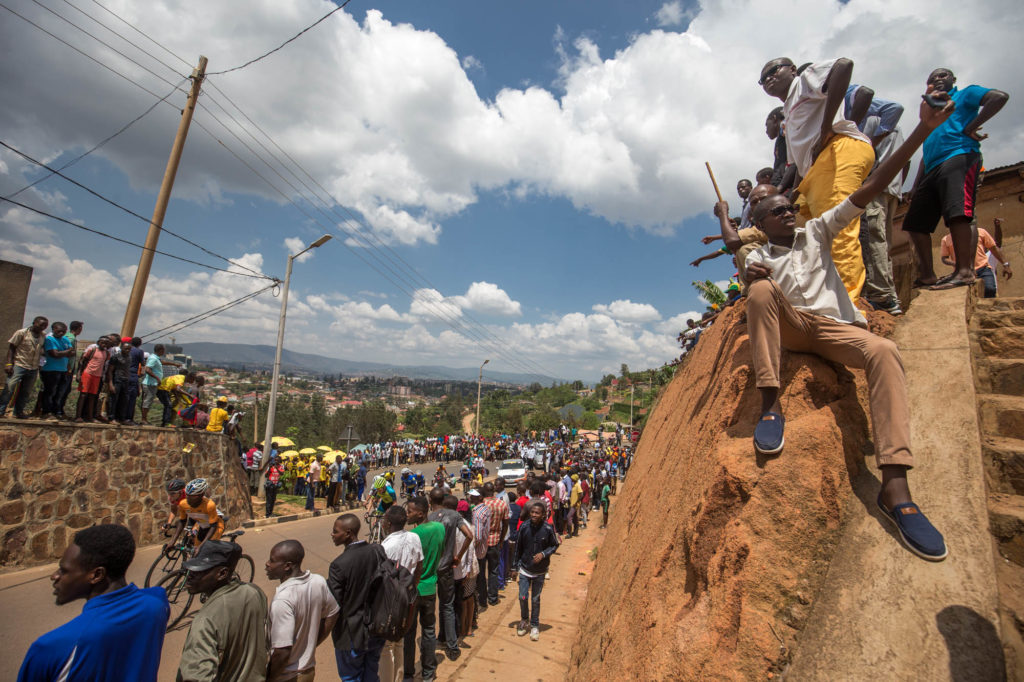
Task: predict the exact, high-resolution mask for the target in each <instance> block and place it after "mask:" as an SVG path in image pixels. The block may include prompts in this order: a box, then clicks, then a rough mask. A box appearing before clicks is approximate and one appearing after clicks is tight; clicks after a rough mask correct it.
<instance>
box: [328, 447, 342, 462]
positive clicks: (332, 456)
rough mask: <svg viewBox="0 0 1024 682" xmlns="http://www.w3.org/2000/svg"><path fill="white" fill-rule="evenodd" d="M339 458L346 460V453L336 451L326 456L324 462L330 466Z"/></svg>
mask: <svg viewBox="0 0 1024 682" xmlns="http://www.w3.org/2000/svg"><path fill="white" fill-rule="evenodd" d="M339 457H341V458H342V459H344V458H345V453H344V452H342V451H341V450H334V451H333V452H328V453H327V454H325V455H324V461H325V462H327V463H328V464H330V463H332V462H334V461H335V460H336V459H338V458H339Z"/></svg>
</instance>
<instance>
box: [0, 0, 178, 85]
mask: <svg viewBox="0 0 1024 682" xmlns="http://www.w3.org/2000/svg"><path fill="white" fill-rule="evenodd" d="M0 7H2V8H4V9H5V10H7V11H8V12H10V13H11V14H13V15H14V16H16V17H18V18H19V19H21V20H22V21H24V22H26V23H28V24H30V25H31V26H34V27H35V28H37V29H39V30H40V31H42V32H43V33H45V34H46V35H48V36H50V37H51V38H53V39H54V40H56V41H58V42H60V43H63V44H64V45H66V46H68V47H70V48H71V49H72V50H74V51H75V52H77V53H78V54H80V55H82V56H83V57H85V58H86V59H88V60H90V61H93V62H95V63H96V64H98V65H100V66H102V67H103V68H104V69H106V70H107V71H109V72H111V73H112V74H114V75H115V76H117V77H118V78H123V79H125V80H126V81H128V82H129V83H131V84H132V85H134V86H135V87H137V88H139V89H140V90H142V91H143V92H145V93H148V94H150V95H152V96H153V97H160V95H159V94H158V93H155V92H153V91H152V90H150V89H149V88H147V87H145V86H144V85H140V84H139V83H137V82H136V81H134V80H132V79H131V78H129V77H128V76H126V75H124V74H123V73H121V72H120V71H118V70H117V69H114V68H113V67H111V66H108V65H106V64H104V63H103V62H101V61H100V60H98V59H96V58H95V57H93V56H92V55H91V54H89V53H87V52H85V51H84V50H81V49H79V48H77V47H75V46H74V45H72V44H71V43H69V42H68V41H66V40H64V39H63V38H61V37H60V36H58V35H56V34H55V33H51V32H50V31H48V30H46V29H45V28H43V27H42V26H40V25H39V24H37V23H36V22H34V21H32V20H31V19H28V18H27V17H25V16H23V15H21V14H18V13H17V12H15V11H14V10H13V9H11V8H10V7H8V6H7V5H5V4H3V3H2V2H0ZM161 80H164V79H161ZM164 82H165V83H168V84H169V83H170V81H167V80H165V81H164Z"/></svg>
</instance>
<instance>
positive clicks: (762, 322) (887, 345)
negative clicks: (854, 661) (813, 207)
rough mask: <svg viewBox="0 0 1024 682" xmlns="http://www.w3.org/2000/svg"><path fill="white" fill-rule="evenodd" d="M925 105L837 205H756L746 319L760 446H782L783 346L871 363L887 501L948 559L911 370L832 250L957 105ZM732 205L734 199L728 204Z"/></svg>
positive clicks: (920, 543) (923, 550) (906, 530)
mask: <svg viewBox="0 0 1024 682" xmlns="http://www.w3.org/2000/svg"><path fill="white" fill-rule="evenodd" d="M940 99H945V100H946V104H945V106H944V107H943V108H941V109H937V108H932V107H931V106H929V105H928V104H927V103H923V104H922V105H921V113H920V115H921V122H920V123H918V125H917V127H916V128H915V129H914V132H913V133H911V134H910V136H909V137H908V138H907V141H906V142H905V143H904V144H902V145H901V146H900V147H899V148H898V149H896V150H895V151H894V152H892V154H891V155H890V156H889V157H888V158H887V159H886V160H885V161H883V162H882V163H881V165H879V166H878V168H877V169H876V170H875V172H874V173H873V174H872V175H871V176H870V177H868V179H867V181H865V182H864V184H863V185H861V187H860V188H858V189H857V190H856V191H855V192H853V193H852V194H851V195H850V196H849V197H847V198H846V199H845V200H844V201H843V202H842V203H840V204H839V205H838V206H837V207H835V208H834V209H831V210H828V211H826V212H825V213H824V214H823V215H822V216H821V217H819V218H813V219H811V220H809V221H807V223H806V224H805V225H804V226H803V227H799V228H798V227H796V220H795V217H796V215H795V214H796V212H797V208H796V207H795V206H793V205H792V204H790V203H789V200H788V199H787V198H786V197H785V196H784V195H774V196H769V197H766V198H764V199H762V200H761V202H760V203H759V204H758V205H757V208H756V209H754V221H755V222H756V223H757V225H758V226H759V227H760V228H761V229H762V230H763V231H764V233H765V234H766V235H767V236H768V243H767V244H765V245H764V246H762V247H760V248H759V249H758V250H756V251H754V252H752V253H751V254H749V255H748V256H747V261H746V262H747V281H748V282H749V283H750V285H749V287H748V290H747V299H748V303H747V324H748V329H749V333H750V348H751V355H752V359H753V366H754V374H755V376H756V380H757V388H758V391H759V392H760V394H761V418H760V420H759V421H758V423H757V426H756V427H755V428H754V449H755V450H756V451H757V452H759V453H760V454H762V455H775V454H778V453H779V452H781V451H782V447H783V444H784V442H785V439H784V430H785V419H784V418H783V416H782V407H781V405H780V404H779V367H780V364H781V349H782V347H783V346H785V347H786V348H788V349H790V350H794V351H798V352H804V353H815V354H817V355H819V356H821V357H823V358H825V359H827V360H830V361H832V362H838V363H841V364H844V365H848V366H850V367H856V368H863V369H864V370H865V373H866V375H867V381H868V393H869V401H870V406H871V422H872V425H873V427H874V441H875V451H876V453H877V455H876V457H877V461H878V466H879V468H880V469H881V471H882V489H881V491H880V492H879V495H878V506H879V508H880V509H881V511H882V512H883V513H884V514H885V515H886V517H887V518H888V519H889V520H890V521H891V522H892V523H894V524H895V525H896V527H897V529H898V530H899V534H900V537H901V538H902V539H903V542H904V544H905V545H906V546H907V548H908V549H910V550H911V551H912V552H913V553H915V554H917V555H918V556H920V557H922V558H924V559H928V560H930V561H940V560H942V559H944V558H945V557H946V554H947V550H946V544H945V540H944V539H943V537H942V534H941V533H939V531H938V530H936V529H935V527H934V526H932V524H931V522H929V521H928V519H927V518H926V517H925V515H924V513H923V512H922V511H921V509H920V507H918V506H917V505H916V504H915V503H914V502H913V501H912V500H911V497H910V487H909V485H908V483H907V470H908V469H910V468H911V467H912V466H913V464H914V457H913V455H912V454H911V450H910V408H909V405H908V402H907V389H906V376H905V374H904V371H903V362H902V360H901V359H900V353H899V350H898V349H897V348H896V344H894V343H893V342H891V341H889V340H888V339H883V338H881V337H878V336H875V335H874V334H872V333H871V332H870V331H868V329H867V323H866V320H865V319H864V316H863V315H861V313H860V311H859V310H857V309H856V308H855V307H854V306H853V304H852V302H851V301H850V298H849V296H847V295H846V292H845V291H844V287H843V282H842V280H841V279H840V276H839V273H838V271H837V270H836V266H835V263H834V262H833V258H832V250H831V248H830V247H831V243H832V240H833V239H834V238H835V237H836V235H837V234H839V232H840V231H841V230H842V229H843V228H844V226H845V225H847V224H848V223H849V222H850V221H851V220H853V219H855V218H857V217H859V216H860V214H861V213H862V212H863V211H864V207H865V206H867V205H868V203H869V202H870V201H871V200H872V199H874V198H875V197H876V196H878V195H879V194H881V193H882V192H884V191H885V189H886V187H887V186H888V184H889V183H890V182H891V181H892V179H893V178H894V177H896V174H897V173H899V172H900V171H901V170H902V169H903V167H904V165H906V163H907V161H909V160H910V157H911V155H912V154H913V153H914V151H915V150H917V148H918V147H920V146H921V143H922V142H924V140H925V138H926V137H928V134H929V133H930V132H931V131H932V130H934V129H935V128H936V127H937V126H939V125H941V124H942V122H943V121H945V120H946V119H947V118H948V117H949V115H950V113H952V111H953V108H954V107H953V104H952V102H951V101H948V97H943V98H940ZM721 210H728V206H723V207H721Z"/></svg>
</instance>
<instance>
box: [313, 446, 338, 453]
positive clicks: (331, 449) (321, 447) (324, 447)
mask: <svg viewBox="0 0 1024 682" xmlns="http://www.w3.org/2000/svg"><path fill="white" fill-rule="evenodd" d="M316 449H317V450H321V451H323V452H334V448H332V447H331V446H330V445H317V446H316Z"/></svg>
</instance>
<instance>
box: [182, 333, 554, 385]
mask: <svg viewBox="0 0 1024 682" xmlns="http://www.w3.org/2000/svg"><path fill="white" fill-rule="evenodd" d="M181 347H182V349H183V352H184V353H185V354H186V355H191V356H192V360H193V361H194V362H197V363H200V364H203V365H216V366H218V367H229V368H232V369H238V368H240V367H242V366H243V365H244V366H245V367H246V368H247V369H272V368H273V366H274V347H273V346H261V345H251V344H244V343H210V342H197V343H185V344H181ZM281 370H282V371H296V370H301V371H305V372H314V373H319V374H346V375H348V376H371V375H373V376H378V377H392V376H403V377H409V378H410V379H440V380H451V381H476V379H477V375H478V374H479V372H480V368H479V367H441V366H439V365H421V366H402V365H389V364H386V363H382V362H360V361H357V360H342V359H341V358H328V357H325V356H323V355H314V354H312V353H296V352H295V351H291V350H288V349H287V348H285V349H284V350H282V351H281ZM485 376H486V378H487V379H488V380H490V381H500V382H504V383H509V384H531V383H533V382H535V381H539V382H540V383H542V384H544V385H550V384H551V382H552V381H555V378H554V377H549V376H541V377H538V376H536V375H533V374H515V373H511V372H493V371H487V372H485Z"/></svg>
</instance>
